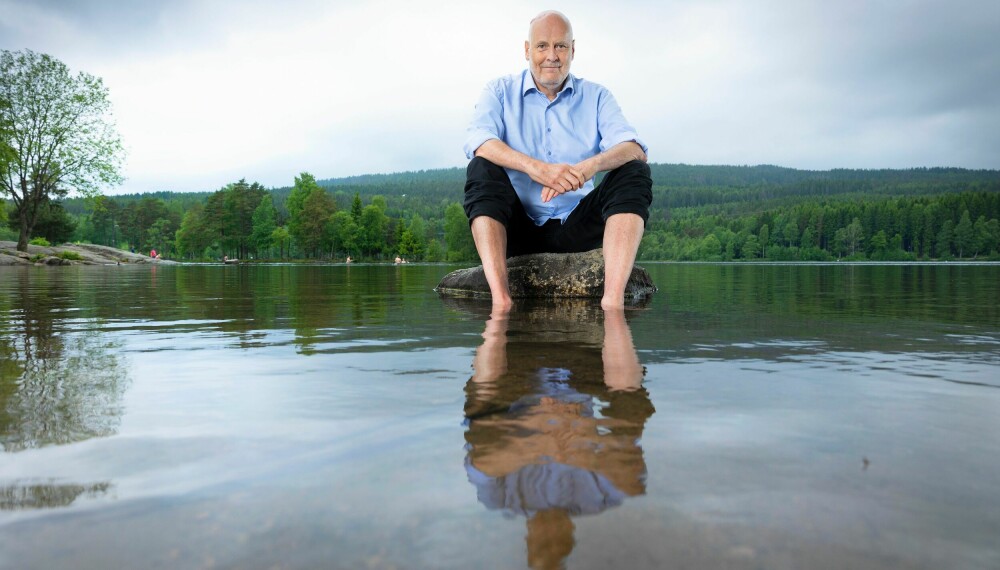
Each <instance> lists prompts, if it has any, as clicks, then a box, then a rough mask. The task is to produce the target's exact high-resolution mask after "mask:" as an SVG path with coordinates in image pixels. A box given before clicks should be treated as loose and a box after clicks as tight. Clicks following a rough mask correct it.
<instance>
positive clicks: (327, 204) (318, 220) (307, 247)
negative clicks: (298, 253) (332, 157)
mask: <svg viewBox="0 0 1000 570" xmlns="http://www.w3.org/2000/svg"><path fill="white" fill-rule="evenodd" d="M336 209H337V205H336V203H334V201H333V199H332V198H330V195H329V194H327V193H326V190H323V189H322V188H319V187H317V188H316V189H314V190H313V191H312V192H310V193H309V195H308V196H307V197H306V199H305V201H304V202H303V203H302V210H301V211H300V212H299V216H298V219H297V225H296V226H295V227H296V232H297V234H293V235H295V241H296V242H297V243H298V244H299V247H301V248H302V249H303V250H304V251H305V252H306V254H307V255H311V256H312V257H317V256H319V255H320V253H321V252H322V251H323V250H325V249H326V248H327V246H328V245H329V244H328V243H327V242H328V241H329V240H328V235H329V233H328V232H327V224H329V222H330V218H331V217H333V214H334V212H335V211H336Z"/></svg>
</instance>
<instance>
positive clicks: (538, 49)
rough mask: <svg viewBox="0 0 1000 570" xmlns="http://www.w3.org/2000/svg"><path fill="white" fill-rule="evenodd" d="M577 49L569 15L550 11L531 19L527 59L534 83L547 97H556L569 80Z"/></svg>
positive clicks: (526, 46)
mask: <svg viewBox="0 0 1000 570" xmlns="http://www.w3.org/2000/svg"><path fill="white" fill-rule="evenodd" d="M575 50H576V47H575V44H574V40H573V26H572V25H571V24H570V23H569V19H568V18H567V17H566V16H564V15H562V14H560V13H559V12H556V11H554V10H549V11H546V12H542V13H541V14H539V15H537V16H535V18H534V19H533V20H531V24H530V25H529V26H528V41H526V42H524V59H526V60H528V63H529V65H530V66H531V76H532V77H533V78H534V80H535V84H536V85H537V86H538V88H539V89H540V90H541V91H543V92H545V93H546V95H555V93H557V92H558V91H559V89H560V88H561V87H562V84H563V82H565V81H566V77H567V76H568V75H569V65H570V63H571V62H572V61H573V54H574V52H575Z"/></svg>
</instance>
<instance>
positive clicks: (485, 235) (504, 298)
mask: <svg viewBox="0 0 1000 570" xmlns="http://www.w3.org/2000/svg"><path fill="white" fill-rule="evenodd" d="M636 217H638V216H636ZM639 221H640V223H641V222H642V220H641V219H640V220H639ZM472 238H473V239H474V240H475V241H476V250H477V251H479V258H480V259H481V260H482V261H483V272H484V273H485V274H486V282H487V283H489V285H490V294H491V295H492V297H493V313H494V314H503V313H507V312H509V311H510V308H511V307H512V306H513V304H514V302H513V301H512V300H511V298H510V289H509V288H508V286H507V228H505V227H503V224H501V223H500V222H498V221H496V220H494V219H493V218H490V217H487V216H477V217H476V218H475V219H474V220H472Z"/></svg>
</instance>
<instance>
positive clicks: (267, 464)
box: [0, 264, 1000, 568]
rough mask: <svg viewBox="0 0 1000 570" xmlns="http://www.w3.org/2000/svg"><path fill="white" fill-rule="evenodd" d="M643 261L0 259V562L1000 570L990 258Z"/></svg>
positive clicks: (995, 315)
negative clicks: (606, 298) (467, 295)
mask: <svg viewBox="0 0 1000 570" xmlns="http://www.w3.org/2000/svg"><path fill="white" fill-rule="evenodd" d="M647 267H648V269H649V270H650V273H651V274H652V276H653V278H654V281H655V282H656V283H657V284H658V286H659V287H660V291H659V292H658V293H657V294H656V295H655V296H653V298H652V299H651V300H650V301H649V302H648V304H646V305H645V306H644V307H641V308H636V309H634V310H630V311H627V313H626V314H625V315H624V317H623V318H622V317H621V316H618V315H607V316H606V315H605V314H604V313H603V312H601V311H600V310H599V309H598V308H597V307H596V306H595V305H594V304H593V303H592V302H589V301H588V302H561V303H555V304H553V303H548V304H537V303H536V304H533V305H531V306H520V307H518V308H517V309H516V310H515V312H514V313H513V314H512V315H511V317H510V318H509V319H507V320H505V321H503V320H490V319H488V316H487V314H486V313H487V312H488V307H486V306H484V305H483V304H482V303H476V302H464V303H458V302H454V301H443V300H441V299H439V298H438V297H437V295H436V294H435V293H434V292H433V291H432V288H433V286H434V285H435V284H436V283H437V281H438V280H439V279H440V278H441V276H443V275H444V273H446V272H447V271H448V270H449V269H451V268H448V267H444V266H433V265H428V266H423V265H408V266H400V267H392V266H364V265H355V266H350V267H347V266H259V267H247V266H239V267H235V266H228V267H227V266H179V267H168V266H142V267H71V268H9V269H8V268H0V446H2V451H0V567H2V568H119V567H120V568H140V567H141V568H200V567H223V568H232V567H235V568H270V567H282V568H284V567H287V568H314V567H327V568H363V567H374V568H470V567H482V568H521V567H526V566H529V565H531V566H534V567H542V568H544V567H558V566H559V565H560V564H564V565H565V566H567V567H570V568H606V567H610V566H612V565H613V566H615V567H620V568H660V567H727V568H844V567H850V568H943V567H948V568H997V567H1000V548H998V547H997V543H996V537H997V536H998V535H1000V476H998V475H997V474H998V473H1000V310H998V303H997V299H1000V266H996V265H932V266H928V265H897V266H871V265H820V266H815V265H813V266H796V265H711V264H704V265H697V264H664V265H649V266H647Z"/></svg>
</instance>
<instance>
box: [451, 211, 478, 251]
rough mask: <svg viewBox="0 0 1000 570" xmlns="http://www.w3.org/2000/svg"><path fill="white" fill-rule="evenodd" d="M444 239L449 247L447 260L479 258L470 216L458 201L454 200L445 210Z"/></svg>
mask: <svg viewBox="0 0 1000 570" xmlns="http://www.w3.org/2000/svg"><path fill="white" fill-rule="evenodd" d="M444 241H445V244H446V245H447V247H448V251H447V252H446V254H445V255H446V256H447V261H471V260H474V259H476V258H477V254H476V242H475V241H473V239H472V231H471V230H470V229H469V218H467V217H466V216H465V210H464V209H463V208H462V205H461V204H459V203H458V202H452V203H451V204H449V205H448V207H447V208H445V210H444Z"/></svg>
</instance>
